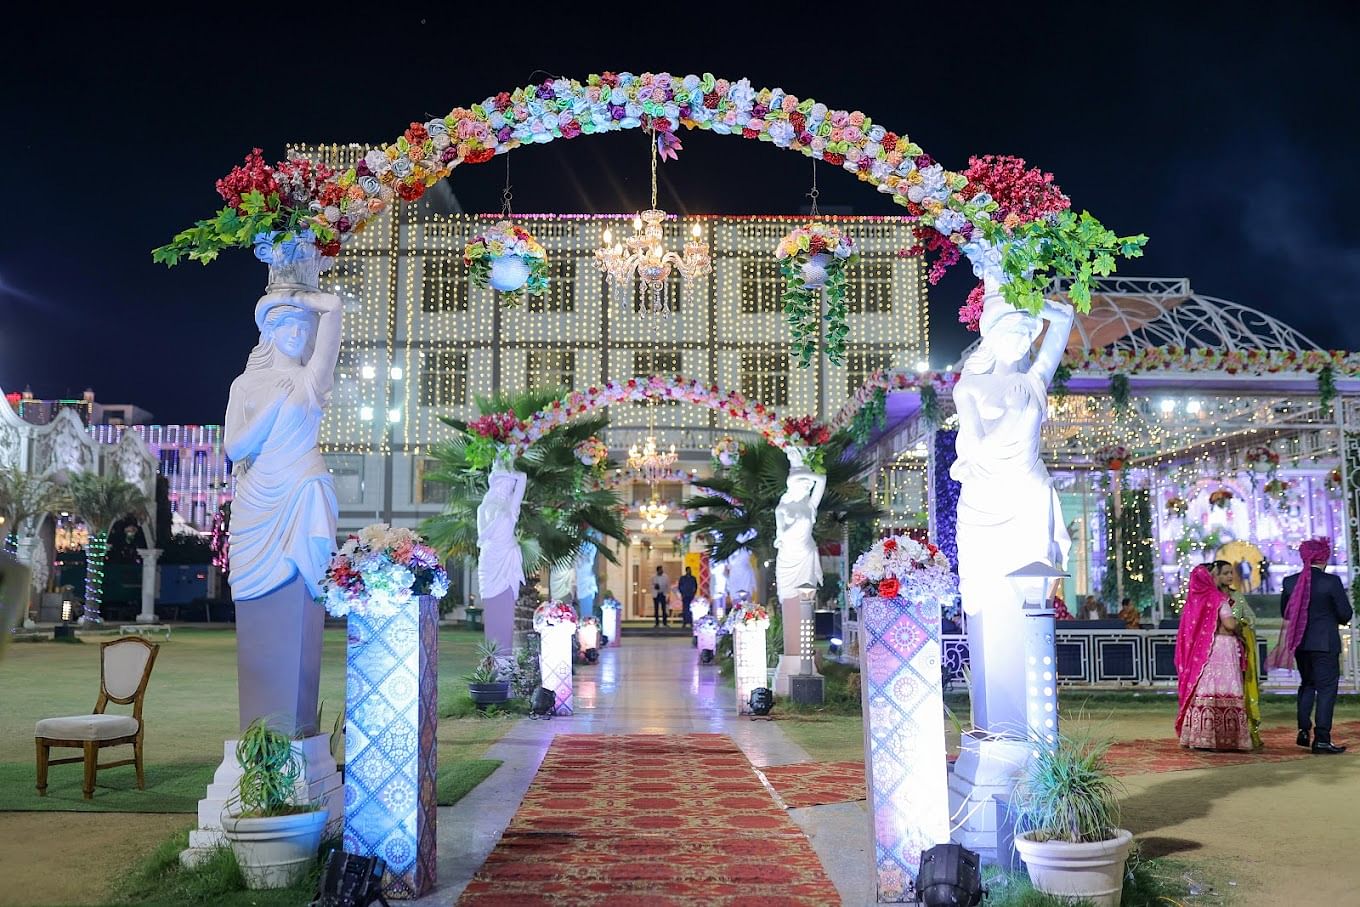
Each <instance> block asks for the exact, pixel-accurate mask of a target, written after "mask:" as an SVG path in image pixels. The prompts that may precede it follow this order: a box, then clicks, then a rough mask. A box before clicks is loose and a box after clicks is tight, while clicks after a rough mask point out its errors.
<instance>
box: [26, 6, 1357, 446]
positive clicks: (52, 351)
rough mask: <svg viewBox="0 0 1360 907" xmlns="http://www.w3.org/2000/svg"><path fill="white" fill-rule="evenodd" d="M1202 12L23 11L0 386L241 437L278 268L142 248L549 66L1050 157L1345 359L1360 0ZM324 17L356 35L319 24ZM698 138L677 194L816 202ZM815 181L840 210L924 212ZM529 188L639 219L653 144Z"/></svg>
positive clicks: (1187, 261) (671, 177)
mask: <svg viewBox="0 0 1360 907" xmlns="http://www.w3.org/2000/svg"><path fill="white" fill-rule="evenodd" d="M1184 5H1185V6H1187V7H1196V8H1195V9H1193V10H1190V11H1186V10H1177V9H1176V8H1175V7H1174V6H1167V7H1166V8H1164V9H1160V10H1159V9H1156V8H1154V6H1153V5H1146V4H1143V5H1139V4H1118V5H1116V4H1108V6H1109V7H1110V8H1109V9H1100V8H1098V5H1097V4H1082V5H1079V6H1078V5H1074V6H1072V7H1071V8H1067V9H1062V10H1059V8H1058V7H1057V6H1055V5H1042V6H1046V8H1047V9H1048V10H1050V11H1049V12H1044V13H1039V12H1035V10H1034V8H1036V7H1039V6H1041V4H1007V6H1006V7H1005V8H1004V11H1002V10H997V11H991V10H989V9H988V8H987V6H986V5H985V4H978V3H955V4H948V3H933V4H869V5H854V4H825V3H823V4H818V5H817V6H815V7H807V8H801V7H800V6H799V5H798V4H791V3H785V4H760V5H759V6H758V7H754V8H753V9H752V11H751V12H750V14H749V15H743V16H740V17H737V16H735V15H734V13H735V12H736V11H738V10H739V9H740V7H739V6H738V5H735V4H694V5H690V4H684V5H670V4H605V5H595V4H589V5H587V4H555V5H552V6H544V7H542V9H544V10H547V11H548V12H546V13H545V18H544V19H541V20H538V21H537V22H535V20H534V18H533V15H532V14H533V13H534V11H536V10H538V9H540V7H539V6H538V5H536V4H514V5H511V4H505V5H492V6H491V7H485V8H483V9H485V10H490V11H494V12H498V13H499V14H500V15H501V16H502V18H500V19H497V18H494V17H493V16H492V15H491V12H479V13H476V14H474V15H475V16H476V19H475V20H470V19H467V18H462V17H460V16H459V15H456V14H450V13H442V12H441V13H426V14H423V13H419V12H410V13H408V12H406V11H405V10H406V6H405V5H403V4H391V5H390V6H388V7H383V8H381V9H377V8H370V10H371V13H370V15H369V16H368V17H361V18H349V17H341V10H342V8H341V7H334V8H332V7H330V6H327V5H315V4H282V5H263V6H239V5H238V6H234V7H232V10H233V14H232V15H231V16H230V17H226V16H224V17H222V18H221V19H219V20H218V21H207V20H205V19H204V18H203V17H202V16H198V17H194V18H193V19H189V18H184V19H170V20H167V19H165V18H155V19H152V18H145V19H143V18H124V19H116V18H108V19H104V20H99V21H93V20H80V19H77V18H75V17H61V18H60V19H34V20H31V21H30V20H25V19H23V18H15V17H14V16H13V15H12V14H7V15H6V19H5V26H6V31H7V32H8V33H9V36H10V39H11V40H10V41H9V42H7V44H8V46H7V48H6V53H5V55H4V56H3V58H0V74H3V83H2V84H3V86H4V88H3V101H0V104H2V105H3V113H4V117H3V120H2V121H0V122H2V123H3V128H2V129H0V135H3V139H0V156H2V158H3V173H4V178H3V180H0V211H3V215H2V216H0V316H3V317H2V318H0V388H4V390H6V391H16V390H21V389H22V388H23V387H24V385H26V384H27V385H30V386H31V387H32V389H33V391H34V392H35V393H36V394H37V395H38V396H40V397H52V396H58V395H65V394H68V393H79V392H80V391H81V390H83V389H84V388H85V387H87V386H90V387H93V388H94V389H95V391H96V393H97V395H98V397H99V399H101V400H105V401H107V402H117V403H123V402H132V403H136V404H139V405H141V406H143V407H145V408H147V409H149V410H151V411H152V412H153V413H155V417H156V421H157V422H162V423H172V422H179V423H204V422H218V421H220V420H221V418H222V412H223V409H224V406H225V402H226V393H227V387H228V385H229V384H230V382H231V380H232V378H233V377H234V376H235V375H236V374H238V373H239V371H240V369H241V367H242V366H243V364H244V361H245V357H246V354H247V353H248V352H249V350H250V348H251V346H252V345H253V343H254V342H255V339H256V333H255V329H254V325H253V323H252V320H251V314H252V310H253V305H254V302H255V300H256V299H257V298H258V296H259V293H260V291H261V289H262V287H263V283H264V278H265V272H264V267H263V266H262V265H260V264H259V263H257V262H256V261H255V260H254V258H253V257H252V256H251V254H250V252H249V251H245V250H242V251H236V252H228V253H226V254H225V255H224V256H223V257H222V258H221V259H219V260H218V261H217V262H214V263H213V264H211V265H210V266H208V267H206V268H205V267H203V266H201V265H198V264H196V263H186V264H181V265H180V266H179V267H177V268H175V269H174V270H170V271H168V270H166V269H165V268H164V267H161V266H157V265H153V264H152V262H151V254H150V251H151V249H152V247H154V246H156V245H160V244H161V243H164V242H165V241H167V240H168V239H169V238H170V237H171V236H172V235H173V234H174V233H175V232H176V231H178V230H180V229H182V228H184V227H186V226H188V225H189V224H190V223H191V222H192V221H193V220H195V219H197V218H200V217H206V216H209V215H210V214H211V213H213V212H214V211H215V210H216V209H217V208H218V207H219V206H220V204H221V202H220V199H219V198H218V196H217V195H216V193H215V192H214V190H213V182H214V181H215V180H216V179H217V178H218V177H220V176H222V175H224V174H225V173H226V172H227V171H228V170H229V169H230V168H231V167H232V166H233V165H234V164H236V163H238V162H239V161H240V159H241V158H242V157H243V156H244V155H245V154H246V153H247V152H248V151H249V150H250V148H251V147H252V146H259V147H261V148H263V149H264V150H265V154H266V157H268V158H269V159H270V160H271V161H272V160H277V159H279V158H282V157H283V154H284V146H285V144H286V143H287V142H290V141H299V142H301V141H312V142H349V141H359V142H384V141H391V140H393V139H395V138H396V136H397V135H399V134H400V133H401V131H402V130H403V129H404V128H405V127H406V125H407V124H408V123H409V122H410V121H411V120H415V119H418V120H425V119H427V118H429V117H431V116H442V115H443V114H445V113H447V112H448V111H449V110H450V109H451V108H453V107H455V106H467V105H470V104H472V103H474V102H477V101H480V100H481V99H483V98H485V97H486V96H487V95H489V94H493V93H495V92H497V91H500V90H510V89H512V88H514V87H515V86H517V85H523V84H525V83H526V81H528V80H529V79H530V77H531V76H534V77H535V80H537V79H541V78H543V75H544V73H545V72H546V73H550V74H553V75H559V76H567V77H575V78H584V77H585V76H586V75H587V74H589V73H591V72H598V71H602V70H606V69H612V70H631V71H633V72H642V71H646V70H651V71H661V70H665V71H669V72H672V73H677V74H684V73H689V72H699V73H701V72H704V71H711V72H713V73H715V74H717V75H719V76H724V77H728V78H733V79H735V78H739V77H741V76H746V77H749V78H750V79H751V81H752V83H753V85H754V86H755V87H757V88H760V87H765V86H780V87H783V88H785V89H786V90H788V91H789V92H791V93H793V94H796V95H798V96H799V97H813V98H816V99H817V100H819V101H823V102H825V103H827V104H828V105H830V106H832V107H836V108H846V109H851V110H854V109H859V110H863V111H864V112H865V113H866V114H868V115H869V116H871V117H873V119H874V120H875V121H876V122H879V123H881V124H883V125H884V126H886V127H888V128H889V129H893V130H896V131H899V132H902V133H905V134H908V135H910V136H911V138H912V139H913V140H915V141H916V142H917V143H918V144H920V145H921V146H922V147H923V148H924V149H925V150H926V151H927V152H929V153H930V154H931V155H933V156H934V157H935V158H936V159H937V160H940V161H942V162H943V163H944V164H945V165H946V166H949V167H952V168H955V169H961V168H962V167H963V166H965V165H966V162H967V157H968V155H969V154H983V153H1006V154H1017V155H1020V156H1022V157H1025V158H1026V159H1028V160H1029V161H1030V162H1031V163H1032V164H1035V165H1038V166H1042V167H1043V168H1044V169H1046V170H1052V171H1053V172H1054V173H1055V174H1056V177H1057V182H1058V183H1059V184H1060V185H1061V186H1062V187H1063V189H1064V190H1065V191H1066V192H1067V193H1068V195H1070V196H1071V197H1072V199H1073V204H1074V206H1075V207H1077V208H1079V209H1080V208H1087V209H1089V210H1090V211H1092V212H1093V213H1094V214H1095V215H1096V216H1098V217H1099V218H1100V219H1101V220H1103V221H1104V222H1105V223H1106V224H1107V225H1108V226H1110V227H1111V228H1112V229H1114V230H1116V231H1117V232H1120V233H1136V232H1144V233H1147V234H1148V235H1149V236H1150V237H1151V242H1150V243H1149V245H1148V249H1147V255H1146V257H1145V258H1144V259H1142V260H1139V261H1136V262H1131V263H1128V264H1127V265H1125V266H1124V267H1123V268H1122V269H1121V273H1127V274H1132V275H1143V276H1165V277H1181V276H1185V277H1189V278H1190V281H1191V285H1192V286H1193V287H1194V288H1195V290H1196V291H1198V292H1200V293H1203V294H1206V295H1210V296H1218V297H1222V298H1225V299H1230V300H1233V301H1236V302H1240V303H1244V304H1246V305H1251V306H1254V307H1257V308H1260V309H1262V310H1264V311H1266V312H1268V313H1270V314H1273V315H1277V316H1279V317H1281V318H1283V319H1285V320H1287V321H1289V322H1290V323H1292V324H1293V325H1294V326H1295V327H1297V328H1299V329H1300V330H1301V331H1303V332H1304V333H1305V334H1307V335H1309V336H1311V337H1312V338H1314V339H1315V340H1316V341H1318V342H1319V343H1320V344H1322V345H1323V346H1325V347H1331V348H1334V347H1341V348H1346V349H1360V324H1357V321H1356V319H1355V318H1354V317H1353V315H1352V311H1353V309H1354V307H1355V306H1356V304H1357V302H1360V298H1358V297H1360V292H1357V287H1360V224H1357V219H1356V217H1355V214H1354V212H1355V206H1356V205H1357V203H1360V178H1357V168H1356V149H1357V138H1360V115H1358V114H1360V101H1358V100H1357V87H1358V86H1360V52H1357V46H1358V45H1360V41H1358V39H1360V26H1358V24H1357V23H1358V21H1360V14H1358V13H1357V12H1355V10H1356V9H1357V6H1356V5H1355V4H1354V3H1347V4H1343V3H1337V4H1297V5H1294V6H1293V8H1292V9H1291V8H1290V7H1286V6H1278V5H1272V6H1265V5H1260V6H1255V5H1251V4H1221V5H1220V4H1184ZM420 6H432V5H429V4H421V5H420ZM450 6H452V5H450ZM1199 7H1202V8H1199ZM1348 8H1349V9H1348ZM276 10H277V12H275V11H276ZM372 10H376V11H372ZM586 10H591V11H590V12H588V13H587V12H585V11H586ZM630 10H631V11H632V12H631V13H630V12H628V11H630ZM328 13H329V14H332V15H334V16H335V17H336V19H337V21H338V22H339V23H340V24H339V25H334V26H333V25H331V24H329V23H326V24H318V23H319V22H320V21H321V20H320V19H319V18H318V17H320V16H323V15H326V14H328ZM725 14H726V15H727V16H728V17H730V18H725V17H724V16H725ZM836 14H841V15H844V16H845V18H844V19H837V18H835V15H836ZM422 15H423V16H424V17H425V18H424V19H422ZM578 17H580V18H581V19H584V18H586V17H588V18H589V21H590V27H589V29H587V28H585V27H582V26H579V25H576V24H575V22H576V21H578ZM641 23H650V28H652V29H653V30H652V31H651V32H646V31H645V30H644V29H641V28H640V27H639V24H641ZM536 71H538V73H537V75H535V73H536ZM681 138H682V139H683V141H684V145H685V150H684V151H683V152H682V153H681V155H680V160H679V162H678V163H671V164H667V165H665V167H664V168H663V178H664V180H665V183H664V184H663V186H662V198H661V204H662V207H665V208H668V209H670V210H673V211H687V212H690V213H706V212H712V213H789V212H796V211H797V210H798V209H799V208H800V207H801V206H802V205H804V204H805V203H806V199H805V198H804V193H805V192H806V191H807V188H808V178H809V170H810V165H809V163H808V161H807V159H805V158H803V157H802V156H801V155H795V154H789V153H787V152H780V151H778V150H777V149H775V148H774V147H773V146H770V145H767V144H765V143H756V142H750V141H742V140H739V139H737V138H734V137H731V136H718V135H711V134H708V133H704V132H699V131H697V130H696V131H693V132H684V131H682V135H681ZM819 171H820V174H821V179H820V183H821V189H822V197H821V201H822V203H823V205H836V206H842V205H844V206H852V207H853V208H854V210H855V213H859V214H873V213H885V214H895V213H901V212H902V210H903V209H901V208H898V207H897V206H895V205H893V204H891V203H890V202H889V201H887V200H886V198H885V197H883V196H881V195H879V194H878V193H876V192H875V191H874V190H873V189H872V188H871V187H869V186H867V185H865V184H861V183H859V182H857V181H856V180H855V179H854V178H853V177H851V176H850V175H849V174H846V173H844V172H842V171H837V170H835V169H834V168H830V167H826V166H821V167H820V168H819ZM511 172H512V177H513V181H514V187H515V188H514V191H515V210H516V211H520V212H526V213H527V212H537V211H559V212H617V211H628V212H632V211H634V210H636V209H638V208H640V207H643V206H644V203H645V201H646V197H645V193H646V177H647V171H646V156H645V144H644V141H643V139H642V138H641V133H639V132H636V131H631V132H626V133H622V134H619V135H608V136H601V137H589V136H587V137H582V138H581V139H579V140H575V141H571V142H566V141H558V142H553V143H551V144H549V145H546V146H539V147H532V148H524V149H520V150H519V151H517V152H515V153H514V154H512V155H511ZM503 178H504V167H503V162H502V161H501V160H497V161H495V162H493V163H491V164H487V165H481V166H463V167H459V168H457V169H456V170H455V171H454V174H453V176H452V177H451V181H452V188H453V190H454V192H455V194H456V195H457V196H458V198H459V200H460V201H461V202H462V204H463V205H464V207H465V209H466V210H468V211H488V210H499V207H500V202H499V195H500V188H501V182H502V180H503ZM956 270H957V271H959V272H962V271H964V270H965V269H964V268H962V267H960V268H957V269H956ZM971 282H972V281H971V277H970V276H967V275H964V274H962V273H959V274H956V275H954V276H953V277H951V278H950V279H949V280H947V281H946V282H945V283H943V284H941V285H940V286H939V287H937V288H934V290H933V294H932V301H931V321H932V348H933V355H932V358H933V360H934V361H935V362H936V363H937V364H941V363H944V362H947V361H952V359H953V358H954V356H955V355H956V354H957V352H958V351H959V350H960V349H961V348H962V346H963V345H964V344H965V343H967V342H968V340H969V336H970V335H967V334H966V332H964V331H963V330H962V328H960V327H959V326H958V325H957V324H956V323H955V312H956V310H957V308H958V306H959V304H960V303H961V301H962V297H963V296H964V295H965V294H966V293H967V291H968V289H969V287H970V286H971Z"/></svg>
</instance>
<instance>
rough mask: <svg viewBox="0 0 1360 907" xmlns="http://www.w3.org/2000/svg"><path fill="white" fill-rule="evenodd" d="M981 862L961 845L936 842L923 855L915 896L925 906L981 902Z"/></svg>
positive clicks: (968, 905) (956, 906) (965, 906)
mask: <svg viewBox="0 0 1360 907" xmlns="http://www.w3.org/2000/svg"><path fill="white" fill-rule="evenodd" d="M983 894H985V891H984V889H983V887H982V865H981V860H980V859H979V857H978V855H977V854H976V853H974V852H973V851H971V850H968V849H967V848H965V847H964V846H963V845H961V844H936V845H935V846H934V847H932V848H930V849H929V850H927V851H926V852H925V853H923V854H921V873H920V875H918V876H917V877H916V897H917V899H918V902H919V903H921V904H924V905H926V907H974V905H977V904H981V903H982V896H983Z"/></svg>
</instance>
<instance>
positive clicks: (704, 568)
mask: <svg viewBox="0 0 1360 907" xmlns="http://www.w3.org/2000/svg"><path fill="white" fill-rule="evenodd" d="M712 577H713V571H712V561H710V560H709V558H708V552H707V551H701V552H699V594H700V595H702V596H703V597H704V598H712V597H713V592H712V590H711V589H710V588H709V587H710V586H711V585H712V582H711V580H712Z"/></svg>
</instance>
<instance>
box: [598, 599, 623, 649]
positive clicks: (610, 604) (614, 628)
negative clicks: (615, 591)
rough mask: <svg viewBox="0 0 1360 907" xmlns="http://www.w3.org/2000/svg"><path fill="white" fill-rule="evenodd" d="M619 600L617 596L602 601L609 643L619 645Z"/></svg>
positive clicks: (605, 631) (605, 630)
mask: <svg viewBox="0 0 1360 907" xmlns="http://www.w3.org/2000/svg"><path fill="white" fill-rule="evenodd" d="M620 607H622V606H621V605H620V604H619V600H618V599H616V598H606V599H605V600H604V601H602V602H600V613H601V614H602V615H603V616H604V635H605V636H606V637H607V638H608V639H609V642H608V645H610V646H617V645H618V644H619V630H620V629H622V628H621V627H620V625H619V608H620Z"/></svg>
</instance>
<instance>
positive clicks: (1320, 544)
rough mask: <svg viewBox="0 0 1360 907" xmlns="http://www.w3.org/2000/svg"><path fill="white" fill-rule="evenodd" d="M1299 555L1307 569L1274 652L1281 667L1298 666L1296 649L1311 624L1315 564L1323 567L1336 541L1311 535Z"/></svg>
mask: <svg viewBox="0 0 1360 907" xmlns="http://www.w3.org/2000/svg"><path fill="white" fill-rule="evenodd" d="M1299 558H1300V559H1302V560H1303V572H1301V573H1300V574H1299V581H1298V582H1296V583H1295V584H1294V591H1293V592H1292V593H1290V595H1289V604H1288V605H1286V606H1285V610H1284V626H1282V627H1280V637H1279V639H1278V640H1277V641H1276V649H1275V651H1274V652H1272V653H1271V655H1272V661H1273V663H1276V664H1279V665H1280V666H1281V667H1293V666H1294V650H1295V649H1297V648H1298V647H1299V643H1300V642H1302V641H1303V631H1304V630H1305V629H1306V628H1307V626H1308V601H1309V599H1310V598H1311V597H1312V595H1313V568H1314V567H1321V566H1323V565H1325V564H1326V563H1327V561H1329V560H1331V558H1332V544H1331V542H1329V541H1327V539H1321V538H1319V539H1309V540H1308V541H1306V542H1304V543H1303V544H1302V545H1300V546H1299Z"/></svg>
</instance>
